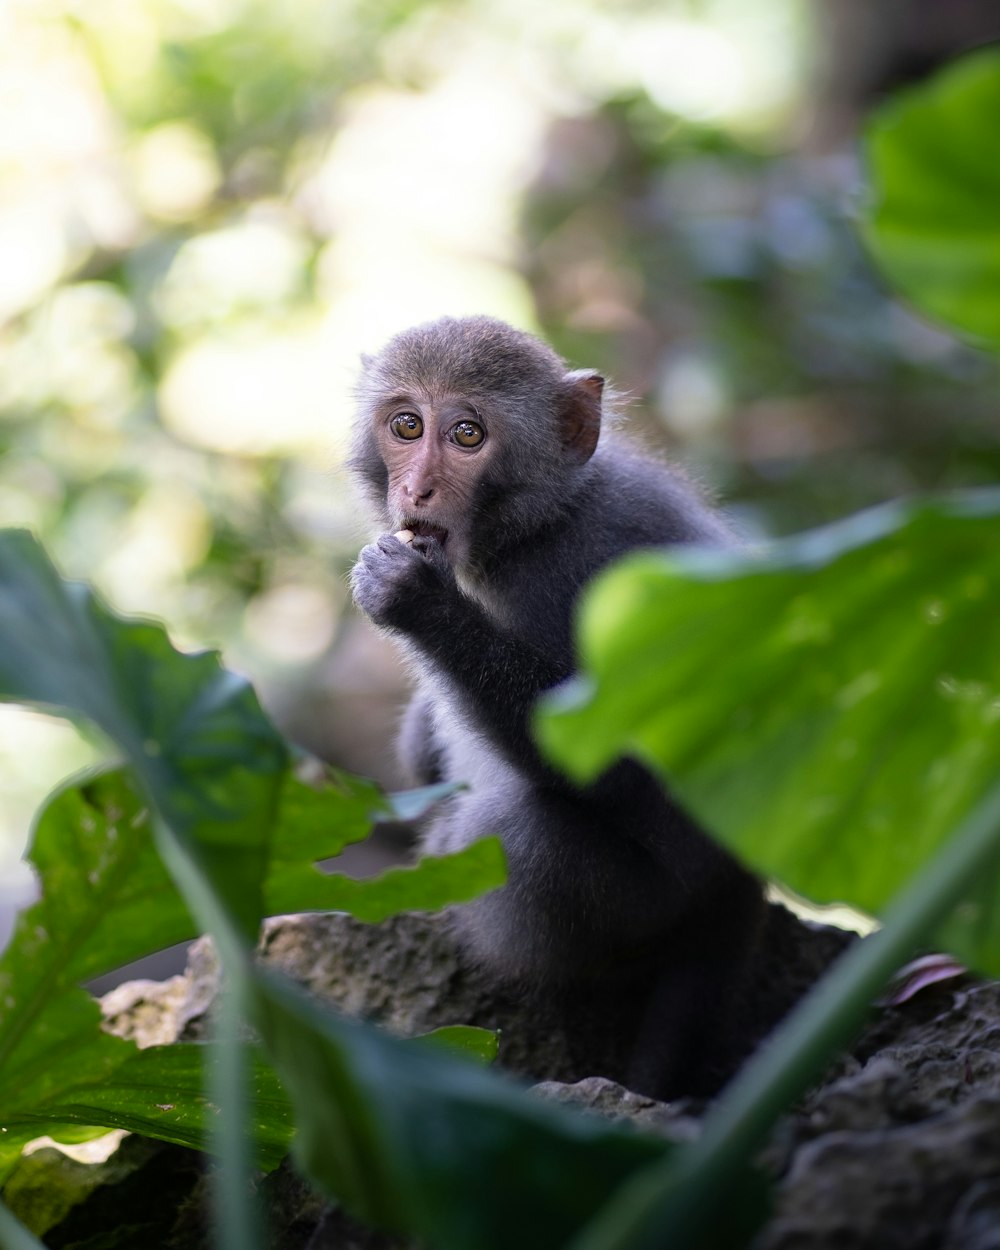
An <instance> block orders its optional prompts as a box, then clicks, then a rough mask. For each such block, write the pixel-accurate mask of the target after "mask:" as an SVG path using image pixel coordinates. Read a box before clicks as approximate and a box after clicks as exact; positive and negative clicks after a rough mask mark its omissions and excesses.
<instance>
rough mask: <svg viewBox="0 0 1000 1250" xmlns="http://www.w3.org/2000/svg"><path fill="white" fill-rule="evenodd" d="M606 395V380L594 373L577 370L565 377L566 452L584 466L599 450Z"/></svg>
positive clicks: (563, 429) (562, 430)
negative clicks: (603, 396)
mask: <svg viewBox="0 0 1000 1250" xmlns="http://www.w3.org/2000/svg"><path fill="white" fill-rule="evenodd" d="M603 394H604V379H603V378H602V377H601V375H600V374H599V373H598V372H597V371H596V370H595V369H574V370H573V372H572V373H567V374H566V391H565V398H564V402H563V410H562V413H561V414H560V430H559V432H560V434H561V436H562V442H563V446H564V447H565V449H566V451H567V452H568V453H569V454H570V455H571V456H572V457H573V459H575V460H578V461H579V462H580V463H581V464H583V463H584V461H586V460H589V459H590V457H591V456H592V455H593V454H594V452H595V450H596V449H597V439H598V436H599V435H600V432H601V396H602V395H603Z"/></svg>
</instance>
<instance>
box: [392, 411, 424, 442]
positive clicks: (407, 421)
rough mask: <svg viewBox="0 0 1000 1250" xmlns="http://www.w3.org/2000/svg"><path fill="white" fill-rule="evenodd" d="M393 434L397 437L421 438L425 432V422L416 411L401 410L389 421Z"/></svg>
mask: <svg viewBox="0 0 1000 1250" xmlns="http://www.w3.org/2000/svg"><path fill="white" fill-rule="evenodd" d="M389 425H390V427H391V429H392V432H393V434H395V435H396V437H397V438H405V439H407V440H408V441H409V440H410V439H414V438H419V437H420V435H421V434H423V432H424V423H423V421H421V420H420V418H419V417H418V416H417V414H416V413H415V412H400V413H398V414H397V415H396V416H395V417H393V419H392V420H391V421H390V422H389Z"/></svg>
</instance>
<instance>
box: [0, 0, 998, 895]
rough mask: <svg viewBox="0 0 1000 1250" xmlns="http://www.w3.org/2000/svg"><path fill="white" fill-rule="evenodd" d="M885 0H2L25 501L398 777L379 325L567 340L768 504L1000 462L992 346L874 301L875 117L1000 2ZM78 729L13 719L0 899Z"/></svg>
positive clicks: (127, 596)
mask: <svg viewBox="0 0 1000 1250" xmlns="http://www.w3.org/2000/svg"><path fill="white" fill-rule="evenodd" d="M902 7H903V8H908V10H909V15H908V17H907V16H906V15H903V16H901V14H900V6H898V5H896V6H878V5H870V4H868V3H864V2H863V0H842V2H841V3H839V4H838V5H829V4H826V3H823V2H822V0H690V2H687V3H684V2H681V0H677V2H671V0H658V2H656V3H646V2H644V0H628V2H625V0H617V2H610V3H609V2H608V0H551V2H549V3H546V4H539V3H537V0H439V2H424V3H421V2H419V0H417V2H414V0H395V2H394V3H392V4H386V5H371V4H365V3H362V0H295V2H294V3H292V4H288V5H279V4H275V3H273V0H0V455H2V458H0V524H4V525H20V526H27V527H30V528H31V529H32V530H34V531H35V532H36V533H38V534H39V536H40V537H41V538H42V539H43V540H44V542H45V543H46V544H47V545H48V547H49V549H50V551H51V552H52V554H53V555H54V557H55V558H56V560H57V562H58V563H59V564H60V566H61V568H62V569H63V570H64V571H65V572H66V573H67V574H70V575H73V576H81V577H87V578H89V579H92V580H93V581H95V582H96V583H97V585H98V586H99V587H100V588H101V590H102V592H103V593H104V594H105V596H106V597H107V598H108V599H109V601H110V602H111V603H112V604H113V605H114V606H115V607H117V608H118V609H120V610H124V611H128V612H136V613H142V614H150V615H156V616H160V617H162V618H163V619H165V620H166V621H167V622H168V623H169V625H170V628H171V631H172V633H173V636H174V638H175V640H176V641H177V642H178V643H179V644H181V645H184V646H206V645H210V646H221V647H222V648H223V650H224V653H225V656H226V659H227V662H228V663H229V664H230V665H231V666H233V667H236V668H238V669H240V670H242V671H244V672H246V673H248V674H249V675H250V676H252V677H253V679H254V680H255V682H257V684H258V686H259V687H260V688H261V689H262V691H263V693H264V696H265V699H266V701H267V702H268V704H269V706H271V708H272V709H273V711H274V713H275V715H276V716H277V717H278V719H279V720H280V721H281V722H282V724H283V725H284V726H285V727H286V728H287V729H289V730H290V732H292V733H293V734H295V735H296V736H297V737H298V738H299V739H300V740H302V741H303V742H305V743H306V744H308V745H309V746H310V747H312V748H313V749H316V750H318V751H321V752H323V753H325V754H327V755H328V756H330V757H331V758H333V759H335V760H336V761H337V762H339V763H342V764H345V765H347V766H349V767H354V768H358V769H362V770H364V771H368V772H371V773H375V774H376V775H379V776H381V777H383V779H385V780H389V781H391V779H392V778H391V769H390V768H389V766H388V764H387V763H385V736H386V734H387V733H388V726H389V723H390V721H391V719H392V715H393V709H394V708H395V706H396V705H397V704H398V701H399V697H400V686H399V674H398V671H397V670H396V668H395V667H394V666H393V665H392V663H391V661H390V660H389V659H388V658H387V655H386V652H385V651H384V650H382V649H379V648H377V647H375V646H374V645H373V644H372V640H371V636H370V635H369V634H368V633H367V632H366V631H365V630H364V629H363V628H362V626H361V625H360V623H359V622H358V621H357V620H356V618H354V617H353V615H352V614H351V612H350V611H349V610H348V606H347V601H348V594H347V590H346V581H345V574H346V572H347V570H348V569H349V567H350V564H351V562H352V558H353V554H354V552H355V551H356V550H357V547H358V546H359V545H360V543H361V541H362V539H363V537H364V536H365V534H366V523H365V519H364V516H363V512H362V510H361V509H360V507H359V504H358V501H357V498H356V497H355V495H354V494H353V493H352V490H351V488H350V485H349V484H348V482H347V481H346V479H345V476H344V474H343V459H344V454H345V446H346V435H347V429H348V425H349V422H350V416H351V398H350V394H351V386H352V381H353V377H354V373H355V368H356V362H357V358H358V354H359V352H361V351H362V350H364V349H369V348H377V347H378V346H379V344H380V343H381V342H382V341H383V340H384V339H385V338H387V337H388V336H389V335H390V334H392V333H393V332H394V331H396V330H398V329H400V328H402V327H404V326H406V325H409V324H412V323H414V322H417V321H420V320H423V319H426V318H429V317H433V316H437V315H439V314H443V313H452V314H462V313H473V312H487V313H492V314H495V315H497V316H500V317H503V318H506V319H508V320H510V321H513V322H516V323H517V324H519V325H522V326H524V327H526V328H528V329H531V330H534V331H537V332H539V333H542V334H544V335H546V336H547V337H548V338H550V339H551V341H552V342H553V343H554V344H555V345H556V346H557V347H558V348H559V349H560V350H561V351H563V352H564V353H565V354H566V355H567V356H568V357H569V358H570V359H571V361H572V363H573V364H575V365H593V366H597V367H599V368H601V370H602V371H604V372H606V373H608V374H609V375H610V376H611V377H612V378H613V379H614V380H615V382H616V384H617V386H618V387H619V388H622V389H624V390H626V391H627V392H629V393H630V394H631V395H632V396H634V398H635V405H634V411H635V415H634V418H633V420H634V424H635V426H636V428H637V429H639V430H641V431H642V433H643V435H644V436H645V437H646V438H648V439H650V440H651V441H654V442H656V441H658V442H660V443H661V444H663V445H666V446H667V447H668V448H669V449H670V450H671V451H672V453H673V454H674V455H675V456H677V457H678V458H680V459H681V460H683V461H685V462H686V463H687V464H688V465H689V466H691V467H692V468H693V469H694V471H695V472H696V473H697V474H698V475H699V476H701V477H702V479H703V480H705V481H706V483H708V484H709V485H711V486H712V487H713V488H715V489H717V490H718V491H719V492H720V493H721V494H723V495H724V496H725V497H726V498H727V499H728V500H730V501H731V503H732V506H733V507H734V509H735V510H736V511H737V513H738V515H739V516H740V518H741V520H742V522H743V524H744V525H745V527H746V528H747V529H748V530H749V531H751V532H753V531H757V532H761V531H763V532H775V531H787V530H790V529H796V528H801V527H804V526H806V525H810V524H815V523H819V522H822V521H824V520H828V519H831V518H832V517H834V516H837V515H840V514H842V513H844V512H847V511H850V510H853V509H855V508H858V507H861V506H864V505H866V504H869V503H872V502H875V501H877V500H879V499H881V498H884V497H886V496H888V495H896V494H900V493H904V492H907V491H911V490H914V489H924V488H928V487H942V486H948V485H957V484H968V483H975V482H979V481H983V480H989V479H994V478H995V477H996V474H997V470H998V468H1000V421H998V420H997V413H996V403H995V396H996V380H997V379H996V372H995V370H994V368H993V366H991V365H990V364H989V363H988V362H986V361H985V360H984V359H982V358H980V357H978V356H977V355H976V354H974V353H973V352H971V351H969V350H966V349H965V348H963V347H961V346H960V345H958V344H957V343H956V342H955V341H954V340H953V339H952V338H950V337H949V336H947V335H946V334H943V333H941V332H939V331H937V330H936V329H934V328H932V327H930V326H928V325H926V324H924V323H922V322H920V321H918V320H917V319H915V318H914V317H913V316H911V315H910V313H909V312H907V311H906V310H905V309H904V308H903V307H902V306H900V305H899V304H897V303H895V302H894V301H892V300H891V299H889V298H888V297H887V296H886V295H885V294H884V293H883V292H882V290H881V287H880V284H879V281H878V279H877V278H876V277H875V276H874V275H873V274H872V272H871V271H870V269H869V267H868V265H867V263H866V261H865V258H864V256H863V254H862V252H861V249H860V247H859V245H858V243H857V241H856V238H855V236H854V234H853V232H852V227H851V222H850V217H851V213H852V209H853V205H855V204H856V203H857V196H858V195H859V194H860V188H861V181H860V170H859V162H858V159H857V154H856V138H857V128H858V125H859V119H860V118H861V117H862V116H863V114H864V112H865V110H866V109H867V108H868V107H869V106H870V105H871V103H872V102H873V101H874V100H875V99H876V98H877V97H878V96H879V95H880V94H881V93H883V92H885V91H887V90H889V89H892V88H893V87H894V86H895V85H896V84H898V83H899V82H903V81H906V80H907V79H909V78H913V77H916V76H919V75H920V74H922V73H924V72H926V71H927V70H928V69H930V68H932V67H933V66H934V65H935V64H936V63H938V62H939V61H940V60H942V59H944V58H946V57H947V56H948V55H949V54H950V53H952V52H954V51H955V50H958V49H960V48H962V47H965V46H970V45H971V44H973V43H975V42H978V41H981V40H983V39H985V38H988V37H996V36H997V35H1000V20H998V18H997V17H996V16H995V15H994V13H993V9H994V6H993V5H992V3H989V2H983V3H964V4H962V5H956V6H953V9H952V16H951V17H950V18H949V17H947V15H945V14H944V12H943V10H944V9H945V8H947V7H948V6H941V5H940V4H938V3H931V2H930V0H910V3H909V4H908V5H904V6H902ZM872 10H874V11H872ZM991 24H992V28H991ZM95 755H96V748H95V747H94V746H93V745H92V744H88V743H87V742H85V741H84V740H83V739H81V738H80V737H79V736H78V735H77V734H76V733H75V731H73V730H72V729H70V728H68V727H67V726H66V725H65V724H64V723H62V722H59V721H54V720H51V719H50V718H47V717H45V716H43V715H41V714H40V713H37V712H28V711H24V710H21V709H16V708H6V707H5V708H0V787H2V789H3V795H4V801H3V805H2V811H0V911H2V909H3V904H4V901H5V899H6V900H7V901H9V900H10V899H11V898H13V897H23V894H24V891H25V890H26V889H27V888H28V881H29V877H28V874H27V872H26V870H23V869H21V868H19V867H18V864H17V860H18V857H19V855H20V853H21V851H22V849H23V845H24V841H25V837H26V832H27V828H28V824H29V820H30V814H31V811H32V809H33V807H34V806H35V805H36V804H37V801H38V800H39V798H40V797H41V796H42V794H44V792H45V791H46V790H47V789H48V788H49V787H50V786H51V785H52V784H53V783H54V782H55V781H56V780H57V779H58V778H59V777H60V776H62V775H64V774H65V773H66V772H67V771H71V770H72V769H74V768H77V767H80V766H82V765H84V764H86V763H87V762H89V761H91V760H93V759H94V758H95Z"/></svg>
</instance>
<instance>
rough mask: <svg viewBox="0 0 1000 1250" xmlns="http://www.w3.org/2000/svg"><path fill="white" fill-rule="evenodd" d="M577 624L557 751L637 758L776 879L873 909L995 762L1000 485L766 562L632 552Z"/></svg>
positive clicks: (554, 712) (996, 956)
mask: <svg viewBox="0 0 1000 1250" xmlns="http://www.w3.org/2000/svg"><path fill="white" fill-rule="evenodd" d="M579 638H580V648H581V654H582V660H583V668H584V672H585V676H584V677H583V678H581V679H580V680H578V681H577V682H576V683H575V684H573V685H571V686H569V687H566V688H563V689H562V690H560V691H559V692H557V693H555V694H553V695H552V696H551V697H550V698H549V699H548V700H547V701H546V704H545V708H546V710H545V711H544V713H543V714H542V715H541V717H540V719H539V725H538V728H539V734H540V737H541V740H542V742H543V744H544V745H545V746H546V748H547V749H548V751H549V753H550V754H551V756H552V758H554V759H555V760H556V761H557V762H559V763H560V764H561V765H562V766H563V767H565V768H566V769H567V771H569V772H570V773H571V774H572V775H574V776H575V777H577V778H578V779H580V780H586V779H589V778H591V777H593V776H594V775H595V774H597V773H598V772H600V771H601V769H603V768H604V767H606V766H607V765H608V764H610V763H611V762H612V761H613V760H614V759H615V758H616V757H617V756H619V755H621V754H634V755H637V756H639V757H641V758H643V759H644V760H646V761H648V762H649V763H650V764H651V765H653V766H654V767H655V768H656V769H658V770H659V771H660V772H661V773H662V775H663V776H664V778H665V779H668V781H669V785H670V786H671V788H672V789H673V791H674V792H675V793H676V794H677V795H678V796H679V797H680V799H681V800H682V801H683V802H685V803H686V804H687V805H688V806H690V808H691V809H692V810H693V811H694V812H695V813H696V814H698V815H699V817H700V818H701V819H703V820H704V821H705V823H706V824H707V825H708V827H709V828H710V829H712V830H713V831H714V832H716V833H717V834H718V835H719V836H720V837H721V838H722V839H724V840H725V841H726V842H727V843H728V844H729V845H730V846H732V847H733V848H734V849H735V850H737V851H738V852H739V854H740V855H742V856H743V857H744V858H746V859H747V860H748V861H750V862H751V863H752V864H753V865H755V866H756V867H757V868H758V869H760V870H761V871H763V872H764V873H767V874H769V875H772V876H775V877H777V878H779V879H780V880H782V881H784V882H785V883H786V884H788V885H789V886H791V887H792V888H793V889H795V890H797V891H799V892H800V893H802V894H805V895H806V896H808V897H809V898H812V899H815V900H817V901H822V902H826V901H832V900H834V899H846V900H848V901H850V902H852V903H854V904H855V905H857V906H859V907H862V908H864V909H866V910H868V911H871V912H879V911H881V910H882V908H883V907H884V905H885V904H886V902H887V900H888V899H889V898H891V896H892V895H893V894H894V893H895V892H896V891H897V890H898V889H899V888H900V887H901V886H902V885H903V883H904V882H905V881H906V880H907V878H908V877H909V876H910V875H911V874H912V873H913V872H914V871H915V869H916V868H917V867H918V866H919V865H921V864H922V863H923V862H925V861H926V860H927V859H928V858H929V857H930V856H931V855H932V854H933V853H934V852H935V851H936V850H937V849H938V848H939V847H940V846H941V844H942V843H943V841H944V840H945V839H946V838H947V836H948V834H949V833H950V832H951V831H952V829H953V828H954V827H955V826H956V825H957V824H958V822H959V821H960V820H961V819H962V818H963V817H964V816H965V815H967V814H968V812H969V811H970V810H971V809H972V808H973V806H974V805H975V804H976V803H977V802H978V801H979V800H980V799H981V798H982V796H983V795H984V794H985V793H986V791H987V790H988V789H989V787H990V785H991V783H993V782H994V781H995V780H996V777H997V773H998V771H1000V493H998V492H996V491H986V492H979V493H973V494H970V495H968V496H965V497H960V498H956V499H954V500H950V501H949V500H943V501H940V502H938V503H923V504H913V505H898V506H893V507H890V508H886V509H882V510H879V511H876V512H872V513H868V514H864V515H862V516H860V517H857V518H854V519H853V520H851V521H849V522H845V523H842V524H840V525H836V526H832V527H830V528H829V529H826V530H822V531H818V532H817V533H814V534H807V535H805V536H803V537H801V538H797V539H792V540H787V541H785V542H782V543H779V544H776V545H775V546H774V547H773V549H772V550H771V551H770V552H769V553H768V554H767V555H766V556H759V555H753V554H743V553H729V552H712V553H709V552H700V553H699V552H689V553H686V552H680V551H673V552H670V553H667V552H664V553H647V554H643V555H639V556H636V557H634V558H632V559H630V560H628V561H626V562H624V563H623V564H621V565H619V566H618V567H617V568H615V569H613V570H611V571H609V572H608V573H607V574H606V575H605V576H603V577H602V578H601V579H599V581H598V582H597V583H596V584H595V585H594V587H593V589H592V590H591V592H590V593H589V594H588V596H587V600H586V603H585V606H584V610H583V614H582V618H581V626H580V633H579ZM986 884H987V885H988V889H989V895H990V900H991V906H992V908H993V912H994V913H995V910H996V898H997V889H996V882H995V881H990V882H988V883H986ZM994 923H995V921H994ZM965 932H966V934H967V935H969V936H971V935H972V934H973V930H972V929H971V928H969V927H968V926H967V927H966V929H965ZM976 932H977V934H978V936H980V937H982V936H986V934H987V932H988V926H986V927H984V926H983V925H980V927H979V929H978V930H977V931H976ZM963 951H964V953H965V955H966V956H967V957H973V956H974V957H975V959H976V960H977V961H978V962H979V963H980V964H982V965H983V966H989V967H993V968H996V967H998V966H1000V950H998V949H997V947H996V945H995V944H992V943H991V944H990V945H986V944H982V943H974V945H973V949H971V950H970V949H969V946H968V944H967V943H966V945H964V946H963Z"/></svg>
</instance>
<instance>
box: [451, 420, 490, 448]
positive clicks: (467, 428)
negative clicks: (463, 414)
mask: <svg viewBox="0 0 1000 1250" xmlns="http://www.w3.org/2000/svg"><path fill="white" fill-rule="evenodd" d="M449 435H450V438H451V441H452V442H453V443H458V445H459V447H478V446H479V444H480V443H481V442H482V441H483V439H484V438H485V437H486V431H485V430H484V429H483V427H482V426H481V425H477V424H476V423H475V421H459V423H458V425H453V426H452V428H451V430H450V431H449Z"/></svg>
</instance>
